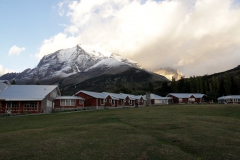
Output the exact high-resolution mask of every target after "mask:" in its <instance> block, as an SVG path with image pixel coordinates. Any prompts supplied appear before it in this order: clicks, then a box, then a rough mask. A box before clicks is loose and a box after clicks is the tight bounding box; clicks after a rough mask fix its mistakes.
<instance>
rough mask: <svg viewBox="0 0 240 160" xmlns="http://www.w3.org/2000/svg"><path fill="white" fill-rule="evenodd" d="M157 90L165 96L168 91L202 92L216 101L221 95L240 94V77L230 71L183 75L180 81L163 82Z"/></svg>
mask: <svg viewBox="0 0 240 160" xmlns="http://www.w3.org/2000/svg"><path fill="white" fill-rule="evenodd" d="M156 92H158V93H159V94H161V95H165V96H166V94H168V93H202V94H205V95H207V97H208V98H209V99H212V100H214V101H216V100H217V98H218V97H220V96H226V95H239V94H240V79H239V78H238V77H237V76H230V75H229V74H228V73H225V74H224V75H223V76H208V75H205V76H191V77H190V78H184V77H182V78H181V79H180V80H178V81H176V80H175V78H172V81H171V83H170V84H167V83H163V85H162V87H161V88H160V89H159V90H158V91H156Z"/></svg>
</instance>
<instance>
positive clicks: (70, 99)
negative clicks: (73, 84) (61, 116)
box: [54, 96, 84, 110]
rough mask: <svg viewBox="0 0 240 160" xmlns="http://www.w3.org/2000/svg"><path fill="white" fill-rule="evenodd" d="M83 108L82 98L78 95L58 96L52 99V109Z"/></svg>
mask: <svg viewBox="0 0 240 160" xmlns="http://www.w3.org/2000/svg"><path fill="white" fill-rule="evenodd" d="M83 108H84V99H83V98H81V97H79V96H58V97H56V98H55V99H54V110H76V109H83Z"/></svg>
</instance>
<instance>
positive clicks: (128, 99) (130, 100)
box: [120, 93, 138, 107]
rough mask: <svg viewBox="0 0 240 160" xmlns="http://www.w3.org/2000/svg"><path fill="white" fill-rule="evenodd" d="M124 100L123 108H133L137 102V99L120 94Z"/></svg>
mask: <svg viewBox="0 0 240 160" xmlns="http://www.w3.org/2000/svg"><path fill="white" fill-rule="evenodd" d="M120 95H122V96H123V97H124V98H125V101H124V107H134V106H135V105H136V102H137V101H138V99H137V97H136V96H134V95H131V94H125V93H120Z"/></svg>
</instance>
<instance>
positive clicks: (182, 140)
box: [0, 104, 240, 160]
mask: <svg viewBox="0 0 240 160" xmlns="http://www.w3.org/2000/svg"><path fill="white" fill-rule="evenodd" d="M239 126H240V105H218V104H211V105H167V106H157V107H145V108H131V109H114V110H111V109H109V110H99V111H83V112H71V113H59V114H58V113H54V114H47V115H27V116H15V117H0V159H94V160H95V159H139V160H144V159H151V160H152V159H198V160H201V159H240V152H239V151H240V127H239Z"/></svg>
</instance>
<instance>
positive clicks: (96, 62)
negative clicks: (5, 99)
mask: <svg viewBox="0 0 240 160" xmlns="http://www.w3.org/2000/svg"><path fill="white" fill-rule="evenodd" d="M121 65H129V66H131V67H136V68H138V64H137V62H134V61H132V60H128V59H124V58H122V57H121V56H119V55H117V54H114V53H110V52H105V51H102V50H99V49H92V48H91V47H89V46H83V47H82V46H80V45H77V46H75V47H73V48H69V49H62V50H58V51H56V52H54V53H51V54H48V55H46V56H44V57H43V58H42V59H41V60H40V62H39V64H38V65H37V67H36V68H33V69H27V70H25V71H23V72H21V73H18V74H16V77H14V78H15V79H19V80H23V81H28V82H37V81H39V80H43V79H51V78H54V77H62V78H64V77H68V76H70V75H72V74H76V73H79V72H85V71H88V70H89V69H92V68H96V67H102V66H105V67H117V66H121Z"/></svg>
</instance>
